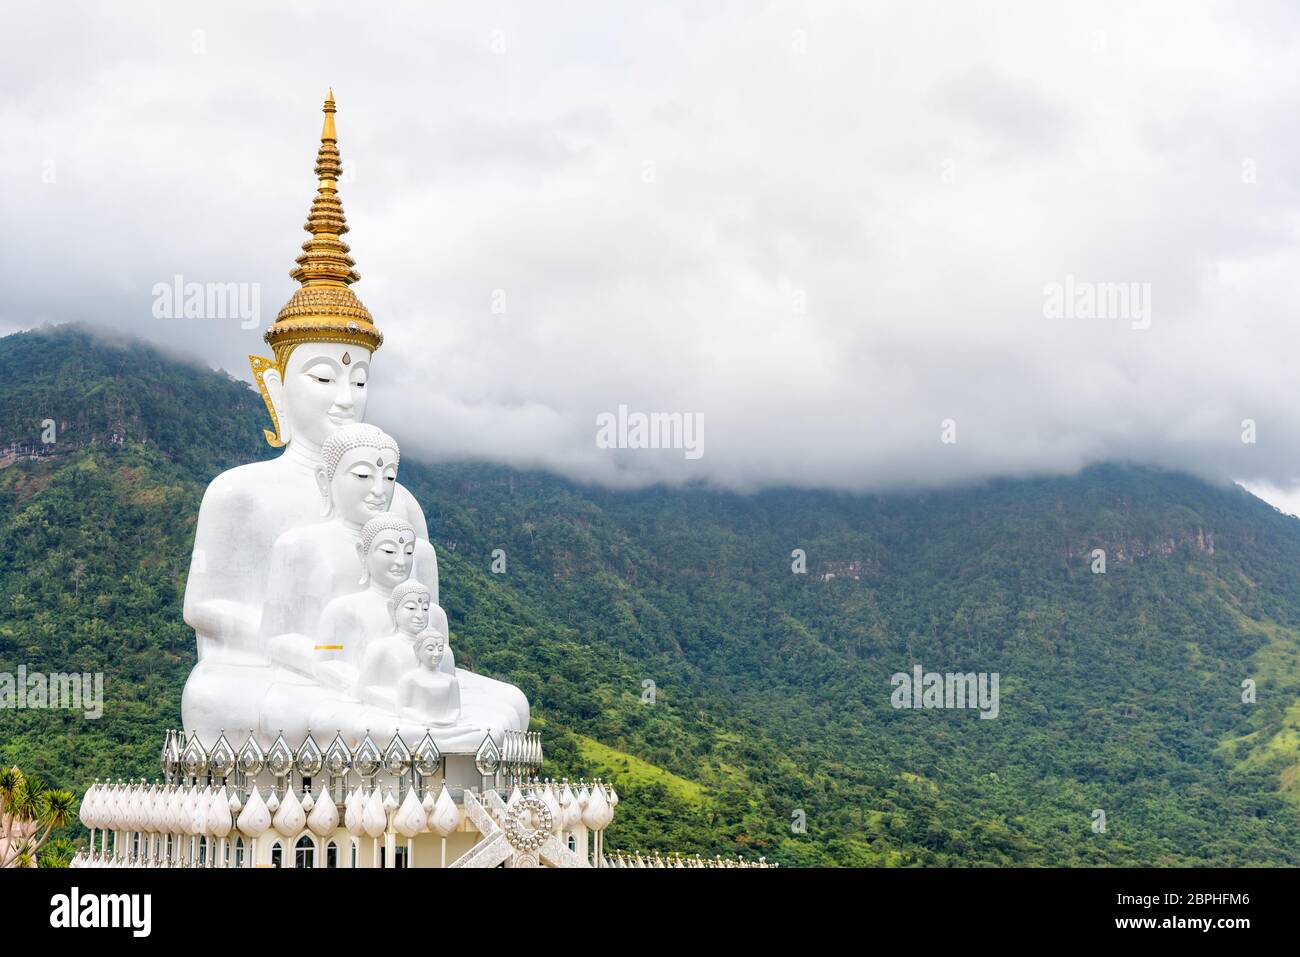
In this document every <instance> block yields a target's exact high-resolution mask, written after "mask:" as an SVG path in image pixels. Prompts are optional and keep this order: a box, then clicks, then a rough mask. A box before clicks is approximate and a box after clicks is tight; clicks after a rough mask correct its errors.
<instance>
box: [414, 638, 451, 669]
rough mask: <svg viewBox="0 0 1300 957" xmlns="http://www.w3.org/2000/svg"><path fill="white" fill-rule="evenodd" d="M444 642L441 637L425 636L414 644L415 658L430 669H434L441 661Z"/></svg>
mask: <svg viewBox="0 0 1300 957" xmlns="http://www.w3.org/2000/svg"><path fill="white" fill-rule="evenodd" d="M444 647H445V646H444V644H443V641H442V638H441V637H438V638H425V639H423V640H422V641H421V642H420V643H419V644H418V645H416V646H415V658H416V660H417V661H419V662H420V664H422V665H424V667H426V668H428V669H429V670H430V671H436V670H437V668H438V665H439V664H441V663H442V651H443V648H444Z"/></svg>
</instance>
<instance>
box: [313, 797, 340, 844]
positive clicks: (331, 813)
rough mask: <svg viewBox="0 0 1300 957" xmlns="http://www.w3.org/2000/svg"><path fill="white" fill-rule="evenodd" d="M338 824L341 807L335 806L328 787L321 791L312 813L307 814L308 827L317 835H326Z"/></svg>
mask: <svg viewBox="0 0 1300 957" xmlns="http://www.w3.org/2000/svg"><path fill="white" fill-rule="evenodd" d="M338 826H339V809H338V808H337V807H335V806H334V799H333V798H332V797H330V792H329V790H328V789H326V790H324V791H322V792H321V796H320V800H318V801H317V802H316V803H315V804H314V805H313V806H312V809H311V814H309V815H307V827H309V828H311V832H312V833H313V834H315V835H316V836H317V837H325V836H326V835H328V834H330V833H332V832H333V831H334V829H335V828H336V827H338Z"/></svg>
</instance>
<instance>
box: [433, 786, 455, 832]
mask: <svg viewBox="0 0 1300 957" xmlns="http://www.w3.org/2000/svg"><path fill="white" fill-rule="evenodd" d="M460 813H461V812H460V808H459V807H457V806H456V802H455V801H454V800H452V797H451V792H450V791H448V790H447V785H445V784H444V785H443V786H442V791H441V792H440V793H439V794H438V800H437V802H436V803H435V804H434V806H433V813H432V814H430V815H429V829H430V830H431V831H433V832H434V833H436V834H437V835H438V836H439V837H446V836H447V835H448V834H450V833H451V832H452V831H454V830H456V828H458V827H460Z"/></svg>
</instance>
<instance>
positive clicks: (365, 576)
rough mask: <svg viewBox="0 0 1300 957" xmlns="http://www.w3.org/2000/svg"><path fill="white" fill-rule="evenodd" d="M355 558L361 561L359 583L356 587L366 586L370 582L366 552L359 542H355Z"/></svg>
mask: <svg viewBox="0 0 1300 957" xmlns="http://www.w3.org/2000/svg"><path fill="white" fill-rule="evenodd" d="M357 558H359V559H361V581H359V582H357V584H358V585H366V584H369V582H370V563H369V562H368V561H366V550H365V548H364V547H362V545H361V543H360V542H357Z"/></svg>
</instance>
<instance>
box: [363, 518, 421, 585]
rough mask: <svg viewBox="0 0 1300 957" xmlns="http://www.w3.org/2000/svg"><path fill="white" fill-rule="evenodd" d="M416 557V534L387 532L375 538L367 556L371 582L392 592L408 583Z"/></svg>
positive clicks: (408, 531)
mask: <svg viewBox="0 0 1300 957" xmlns="http://www.w3.org/2000/svg"><path fill="white" fill-rule="evenodd" d="M414 555H415V533H414V532H412V531H410V530H409V529H408V530H402V529H395V530H385V531H382V532H380V533H379V534H378V535H376V536H375V540H374V541H373V542H372V543H371V545H370V553H369V554H368V555H366V556H365V562H366V571H367V572H368V573H369V576H370V580H371V581H372V582H374V583H375V584H377V585H379V586H380V587H381V588H385V589H389V590H392V589H394V588H396V587H397V586H398V585H400V584H401V583H402V582H404V581H406V577H407V576H408V575H409V574H410V573H411V562H412V560H413V557H414Z"/></svg>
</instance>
